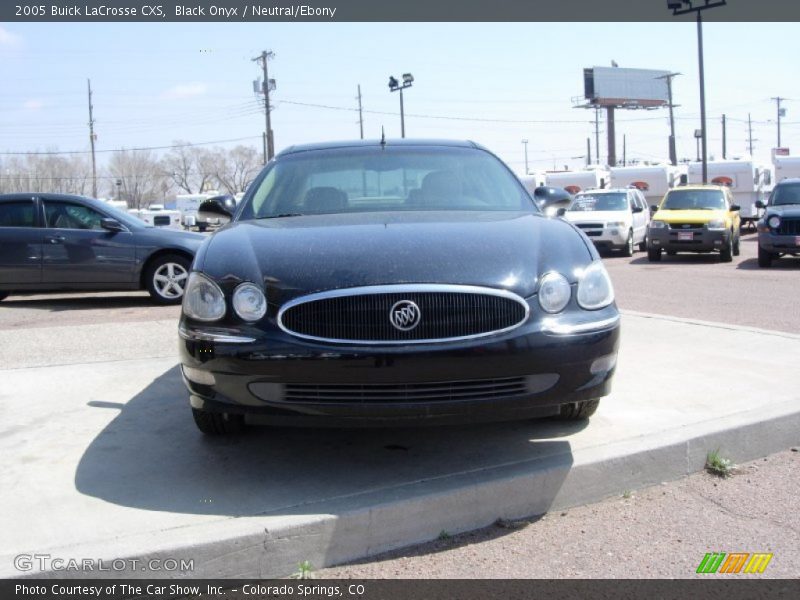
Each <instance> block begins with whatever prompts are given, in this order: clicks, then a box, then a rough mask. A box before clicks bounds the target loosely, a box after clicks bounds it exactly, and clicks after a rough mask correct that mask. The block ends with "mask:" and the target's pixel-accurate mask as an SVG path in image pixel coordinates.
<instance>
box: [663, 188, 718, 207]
mask: <svg viewBox="0 0 800 600" xmlns="http://www.w3.org/2000/svg"><path fill="white" fill-rule="evenodd" d="M725 208H726V206H725V194H724V193H723V192H721V191H719V190H671V191H669V192H667V197H666V198H665V199H664V203H663V204H662V205H661V209H662V210H725Z"/></svg>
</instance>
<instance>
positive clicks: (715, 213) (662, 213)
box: [653, 210, 728, 223]
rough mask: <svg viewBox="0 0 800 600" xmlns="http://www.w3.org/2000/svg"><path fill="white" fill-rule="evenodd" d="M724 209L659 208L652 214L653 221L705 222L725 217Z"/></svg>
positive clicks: (726, 212) (726, 213)
mask: <svg viewBox="0 0 800 600" xmlns="http://www.w3.org/2000/svg"><path fill="white" fill-rule="evenodd" d="M727 215H728V211H726V210H659V211H658V212H656V214H654V215H653V221H666V222H667V223H687V222H688V223H707V222H708V221H712V220H714V219H725V218H726V216H727Z"/></svg>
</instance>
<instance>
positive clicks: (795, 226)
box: [775, 219, 800, 235]
mask: <svg viewBox="0 0 800 600" xmlns="http://www.w3.org/2000/svg"><path fill="white" fill-rule="evenodd" d="M775 233H777V234H778V235H800V219H781V226H780V227H778V229H776V230H775Z"/></svg>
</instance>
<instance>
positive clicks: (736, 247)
mask: <svg viewBox="0 0 800 600" xmlns="http://www.w3.org/2000/svg"><path fill="white" fill-rule="evenodd" d="M740 243H741V236H740V235H738V234H737V235H736V240H735V241H734V242H733V255H734V256H739V254H741V248H740Z"/></svg>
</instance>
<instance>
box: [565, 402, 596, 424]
mask: <svg viewBox="0 0 800 600" xmlns="http://www.w3.org/2000/svg"><path fill="white" fill-rule="evenodd" d="M598 406H600V398H595V399H593V400H584V401H583V402H572V403H571V404H562V405H561V411H560V412H559V414H558V418H559V419H563V420H566V421H582V420H583V419H588V418H589V417H591V416H592V415H593V414H594V413H595V412H597V407H598Z"/></svg>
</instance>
